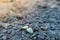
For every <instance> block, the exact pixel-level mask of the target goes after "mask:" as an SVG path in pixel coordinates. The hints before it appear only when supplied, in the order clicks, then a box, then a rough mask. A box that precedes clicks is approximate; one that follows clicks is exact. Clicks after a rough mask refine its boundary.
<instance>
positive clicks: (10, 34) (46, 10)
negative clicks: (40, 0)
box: [0, 0, 60, 40]
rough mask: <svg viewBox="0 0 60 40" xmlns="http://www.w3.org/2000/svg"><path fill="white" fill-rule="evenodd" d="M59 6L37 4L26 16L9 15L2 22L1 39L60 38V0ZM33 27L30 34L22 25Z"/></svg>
mask: <svg viewBox="0 0 60 40" xmlns="http://www.w3.org/2000/svg"><path fill="white" fill-rule="evenodd" d="M57 1H58V2H59V4H58V6H57V7H54V8H51V7H47V6H40V5H36V6H35V9H33V11H29V14H28V15H27V16H25V17H19V16H8V17H6V18H4V19H3V20H2V21H1V22H0V40H60V0H57ZM25 25H28V26H29V27H31V28H32V29H33V34H29V33H28V32H27V31H26V30H23V29H22V27H24V26H25Z"/></svg>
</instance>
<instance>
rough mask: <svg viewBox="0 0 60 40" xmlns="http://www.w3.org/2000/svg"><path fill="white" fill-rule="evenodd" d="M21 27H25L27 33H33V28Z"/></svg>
mask: <svg viewBox="0 0 60 40" xmlns="http://www.w3.org/2000/svg"><path fill="white" fill-rule="evenodd" d="M23 29H25V30H26V31H27V32H28V33H30V34H32V33H33V29H32V28H30V27H28V26H24V27H23Z"/></svg>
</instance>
